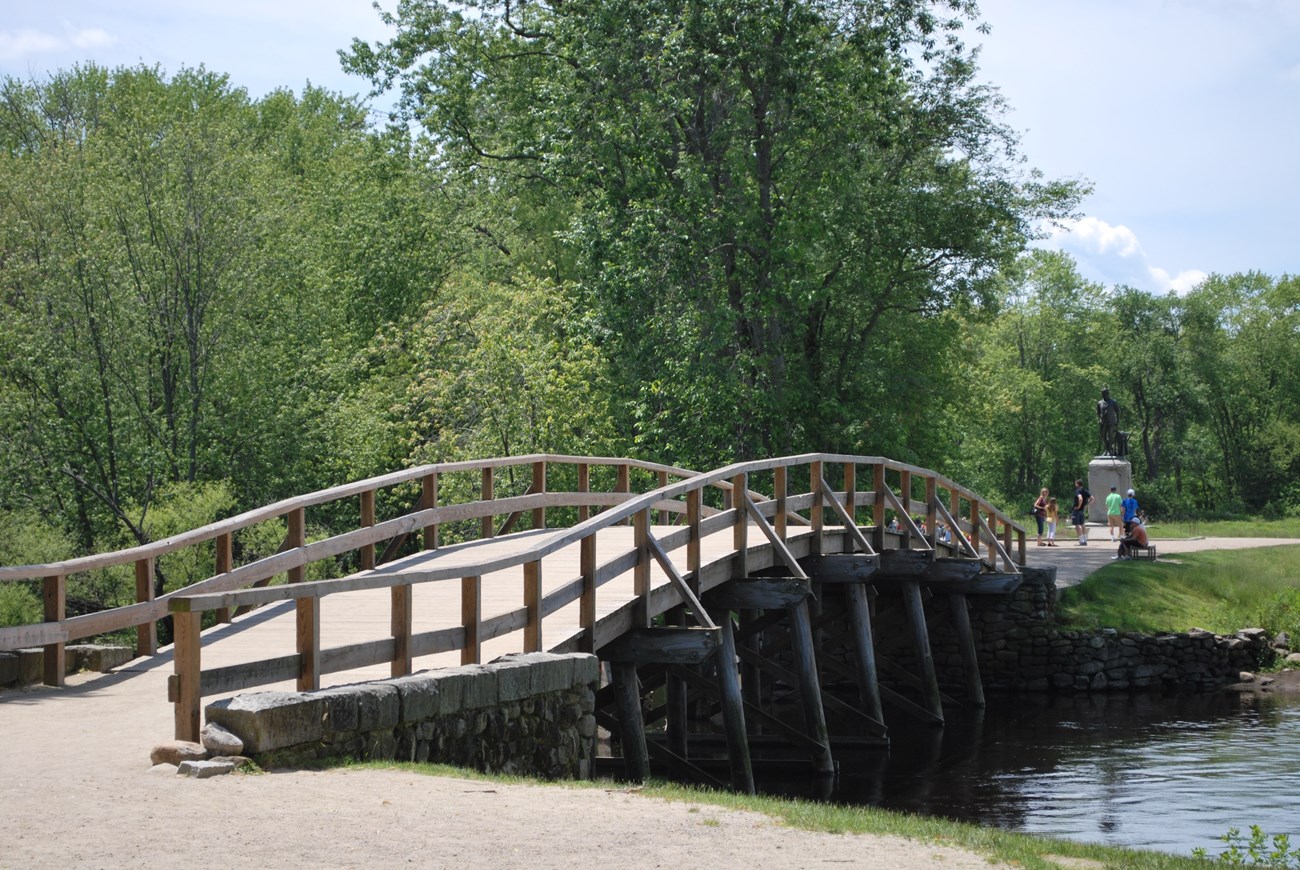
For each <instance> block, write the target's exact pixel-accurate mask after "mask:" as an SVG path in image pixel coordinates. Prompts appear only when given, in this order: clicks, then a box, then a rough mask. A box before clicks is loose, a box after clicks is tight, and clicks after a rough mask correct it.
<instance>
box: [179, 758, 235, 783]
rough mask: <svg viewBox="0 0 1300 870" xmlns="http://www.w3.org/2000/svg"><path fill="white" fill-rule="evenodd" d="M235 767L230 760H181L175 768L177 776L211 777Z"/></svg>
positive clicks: (225, 772)
mask: <svg viewBox="0 0 1300 870" xmlns="http://www.w3.org/2000/svg"><path fill="white" fill-rule="evenodd" d="M234 769H235V765H234V763H233V762H230V761H216V760H212V761H182V762H181V763H180V765H179V766H178V767H177V768H176V775H177V776H192V777H194V778H195V779H211V778H212V777H214V776H222V775H224V774H227V773H230V772H231V771H232V770H234Z"/></svg>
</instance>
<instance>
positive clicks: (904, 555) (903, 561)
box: [880, 550, 934, 578]
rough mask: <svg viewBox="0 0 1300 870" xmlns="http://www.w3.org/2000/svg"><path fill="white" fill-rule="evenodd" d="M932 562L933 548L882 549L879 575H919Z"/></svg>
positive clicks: (882, 576) (926, 569)
mask: <svg viewBox="0 0 1300 870" xmlns="http://www.w3.org/2000/svg"><path fill="white" fill-rule="evenodd" d="M933 562H934V550H884V551H882V552H881V553H880V577H881V578H884V577H920V576H922V575H923V574H925V573H926V572H927V571H929V570H930V565H931V564H933Z"/></svg>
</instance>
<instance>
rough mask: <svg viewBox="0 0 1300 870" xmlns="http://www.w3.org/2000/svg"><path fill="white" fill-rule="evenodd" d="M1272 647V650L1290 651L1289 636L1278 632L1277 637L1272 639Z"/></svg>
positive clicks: (1283, 632)
mask: <svg viewBox="0 0 1300 870" xmlns="http://www.w3.org/2000/svg"><path fill="white" fill-rule="evenodd" d="M1273 647H1274V649H1290V648H1291V635H1289V634H1287V633H1286V632H1285V631H1279V632H1278V633H1277V637H1275V638H1273Z"/></svg>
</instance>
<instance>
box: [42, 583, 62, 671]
mask: <svg viewBox="0 0 1300 870" xmlns="http://www.w3.org/2000/svg"><path fill="white" fill-rule="evenodd" d="M41 592H42V595H41V597H42V604H43V606H44V611H45V621H46V622H63V619H64V617H65V616H67V610H66V608H67V602H68V578H67V577H66V576H65V575H63V574H56V575H54V576H52V577H46V578H45V581H44V582H43V583H42V584H41ZM43 649H44V658H43V660H42V668H43V669H44V674H43V677H44V681H45V685H47V686H62V685H63V682H64V672H65V671H66V670H67V653H66V650H65V647H64V644H63V642H62V641H57V642H55V643H50V644H46V645H45V647H44V648H43Z"/></svg>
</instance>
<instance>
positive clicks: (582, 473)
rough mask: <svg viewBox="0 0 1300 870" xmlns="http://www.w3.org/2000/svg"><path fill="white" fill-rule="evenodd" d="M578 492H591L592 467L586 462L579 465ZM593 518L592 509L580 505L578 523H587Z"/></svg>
mask: <svg viewBox="0 0 1300 870" xmlns="http://www.w3.org/2000/svg"><path fill="white" fill-rule="evenodd" d="M578 492H591V466H590V465H588V464H587V463H585V462H579V463H578ZM590 518H591V507H590V506H589V505H585V504H580V505H578V522H580V523H581V522H585V521H586V520H588V519H590Z"/></svg>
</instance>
